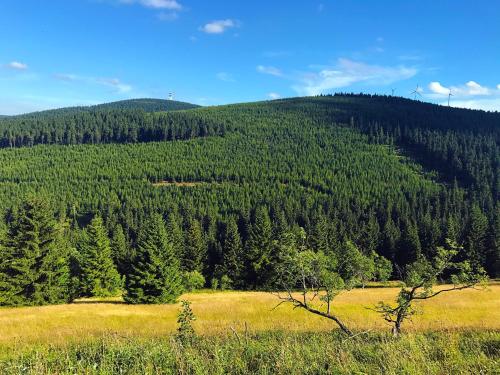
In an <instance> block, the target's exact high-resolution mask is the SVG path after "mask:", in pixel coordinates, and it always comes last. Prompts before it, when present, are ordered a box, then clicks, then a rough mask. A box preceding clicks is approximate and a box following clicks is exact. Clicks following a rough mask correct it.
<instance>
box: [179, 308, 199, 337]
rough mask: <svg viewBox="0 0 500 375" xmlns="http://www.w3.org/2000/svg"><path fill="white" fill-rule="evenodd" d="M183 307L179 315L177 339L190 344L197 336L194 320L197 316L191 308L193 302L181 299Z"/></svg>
mask: <svg viewBox="0 0 500 375" xmlns="http://www.w3.org/2000/svg"><path fill="white" fill-rule="evenodd" d="M181 304H182V308H181V311H180V312H179V315H178V316H177V324H178V327H177V336H176V337H177V339H178V340H179V341H180V342H181V343H182V344H184V345H186V344H190V343H192V342H193V341H194V339H195V338H196V333H195V332H194V328H193V322H194V321H195V320H196V317H195V315H194V313H193V310H192V309H191V302H189V301H181Z"/></svg>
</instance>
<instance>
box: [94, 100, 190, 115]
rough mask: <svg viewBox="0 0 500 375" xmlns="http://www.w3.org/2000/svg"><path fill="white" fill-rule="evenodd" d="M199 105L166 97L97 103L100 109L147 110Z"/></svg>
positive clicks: (168, 109)
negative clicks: (166, 98)
mask: <svg viewBox="0 0 500 375" xmlns="http://www.w3.org/2000/svg"><path fill="white" fill-rule="evenodd" d="M198 107H199V105H196V104H191V103H185V102H178V101H175V100H165V99H130V100H121V101H118V102H112V103H105V104H100V105H96V106H94V107H91V108H98V109H142V110H144V111H146V112H160V111H181V110H186V109H193V108H198Z"/></svg>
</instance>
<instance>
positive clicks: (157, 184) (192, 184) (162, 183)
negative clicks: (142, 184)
mask: <svg viewBox="0 0 500 375" xmlns="http://www.w3.org/2000/svg"><path fill="white" fill-rule="evenodd" d="M204 183H205V182H201V181H198V182H196V181H194V182H176V181H158V182H153V183H152V185H153V186H154V187H164V186H178V187H195V186H199V185H202V184H204Z"/></svg>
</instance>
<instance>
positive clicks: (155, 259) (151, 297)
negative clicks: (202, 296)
mask: <svg viewBox="0 0 500 375" xmlns="http://www.w3.org/2000/svg"><path fill="white" fill-rule="evenodd" d="M125 285H126V292H127V293H126V294H125V297H124V298H125V301H126V302H128V303H172V302H175V300H176V299H177V297H178V296H179V295H180V294H181V292H182V286H181V276H180V267H179V260H178V258H177V256H176V254H175V253H174V250H173V248H172V244H171V243H170V242H169V241H168V238H167V232H166V229H165V223H164V221H163V219H162V217H161V215H159V214H153V215H152V217H151V218H150V219H149V220H147V221H146V222H145V223H144V224H143V226H142V228H141V230H140V233H139V237H138V239H137V249H136V252H135V256H134V259H133V261H132V266H131V270H130V272H129V274H128V275H127V279H126V284H125Z"/></svg>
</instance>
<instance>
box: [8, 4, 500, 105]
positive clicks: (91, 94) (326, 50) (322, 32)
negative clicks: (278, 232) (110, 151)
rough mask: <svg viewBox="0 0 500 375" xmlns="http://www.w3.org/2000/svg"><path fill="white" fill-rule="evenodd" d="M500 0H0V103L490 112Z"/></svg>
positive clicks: (497, 80) (497, 84)
mask: <svg viewBox="0 0 500 375" xmlns="http://www.w3.org/2000/svg"><path fill="white" fill-rule="evenodd" d="M499 20H500V1H491V0H490V1H486V0H476V1H471V0H468V1H466V0H440V1H436V0H432V1H430V0H418V1H416V0H413V1H405V0H398V1H396V0H378V1H369V0H365V1H362V0H357V1H355V0H350V1H349V0H317V1H316V0H307V1H306V0H301V1H299V0H286V1H285V0H274V1H271V0H267V1H260V0H254V1H234V0H233V1H217V0H211V1H207V0H205V1H201V0H47V1H40V0H2V1H1V2H0V25H1V26H2V28H1V32H0V114H17V113H23V112H29V111H33V110H40V109H47V108H57V107H64V106H71V105H90V104H96V103H101V102H108V101H114V100H120V99H128V98H137V97H155V98H165V97H167V96H168V93H169V92H170V91H173V92H175V94H176V99H178V100H183V101H187V102H193V103H197V104H202V105H216V104H225V103H235V102H247V101H256V100H266V99H273V98H279V97H291V96H302V95H316V94H319V93H333V92H338V91H344V92H345V91H349V92H351V91H353V92H360V91H363V92H368V93H381V94H390V93H391V92H392V90H393V89H394V90H395V94H396V95H400V96H407V97H412V95H411V94H410V93H411V92H412V91H414V90H415V88H416V87H417V85H419V91H420V94H421V97H420V96H419V98H421V99H422V100H426V101H432V102H435V103H441V104H445V103H447V100H448V93H449V92H450V90H451V92H452V94H453V97H452V100H451V103H452V105H455V106H462V107H470V108H480V109H486V110H499V111H500V69H499V68H500V21H499Z"/></svg>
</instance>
